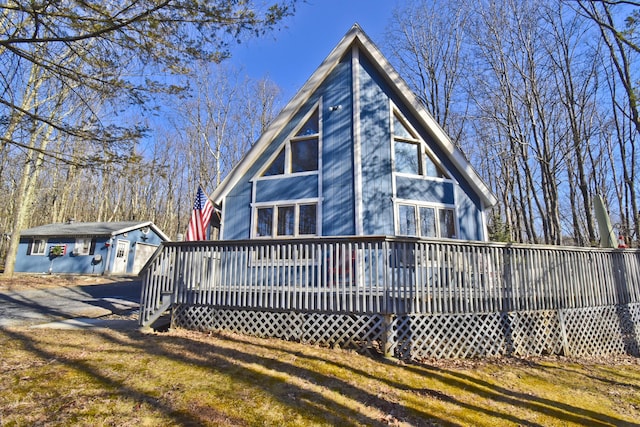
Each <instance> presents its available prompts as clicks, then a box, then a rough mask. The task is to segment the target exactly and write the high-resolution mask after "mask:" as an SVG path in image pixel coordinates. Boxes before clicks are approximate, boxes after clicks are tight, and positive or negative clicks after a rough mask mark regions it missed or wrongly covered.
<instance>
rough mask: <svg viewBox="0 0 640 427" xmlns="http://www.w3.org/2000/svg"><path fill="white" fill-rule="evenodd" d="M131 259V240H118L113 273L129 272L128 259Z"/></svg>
mask: <svg viewBox="0 0 640 427" xmlns="http://www.w3.org/2000/svg"><path fill="white" fill-rule="evenodd" d="M128 259H129V242H128V241H127V240H118V244H117V245H116V258H115V259H114V261H113V270H112V272H113V274H125V273H126V272H127V260H128Z"/></svg>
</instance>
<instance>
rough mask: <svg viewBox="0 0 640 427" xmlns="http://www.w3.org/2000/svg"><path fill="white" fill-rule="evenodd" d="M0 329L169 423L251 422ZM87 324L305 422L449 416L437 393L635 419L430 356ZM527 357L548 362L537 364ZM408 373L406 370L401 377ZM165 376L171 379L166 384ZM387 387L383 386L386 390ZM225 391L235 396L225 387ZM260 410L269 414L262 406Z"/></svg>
mask: <svg viewBox="0 0 640 427" xmlns="http://www.w3.org/2000/svg"><path fill="white" fill-rule="evenodd" d="M0 331H2V332H3V333H4V334H6V335H7V336H8V337H10V338H11V339H14V340H19V341H20V342H21V343H22V346H23V348H24V349H26V351H28V352H29V353H30V354H31V355H32V356H33V357H37V358H41V359H43V360H54V359H55V360H57V362H59V363H62V364H64V366H65V367H66V368H67V369H69V370H75V371H78V372H81V373H84V374H86V375H88V376H89V377H91V378H92V379H94V380H95V381H96V382H98V383H100V384H102V385H103V386H104V387H106V388H109V389H110V390H115V392H114V393H115V394H116V395H119V396H121V397H122V398H125V399H133V400H134V401H136V402H139V403H141V404H142V403H145V404H147V405H150V406H152V407H153V408H154V409H155V410H156V411H158V413H160V414H162V415H163V416H164V417H166V418H168V419H171V420H173V422H175V423H176V424H186V425H203V424H211V423H213V422H215V421H214V420H217V422H220V420H224V424H229V425H247V424H252V422H251V421H248V420H247V419H245V418H243V417H242V415H235V416H234V415H232V414H233V413H234V412H233V410H236V409H237V408H230V409H225V407H224V406H223V407H222V408H221V409H218V408H216V406H215V403H212V402H208V401H204V400H202V401H187V400H186V398H185V399H182V400H181V399H180V398H178V399H176V398H175V396H172V394H171V392H172V390H174V391H175V390H178V393H179V392H180V391H179V390H181V387H188V386H189V381H188V379H185V381H184V382H181V380H180V379H178V380H177V383H176V384H171V385H168V384H167V383H166V381H161V382H159V383H158V384H157V385H156V384H154V387H151V389H152V391H149V388H150V387H148V386H147V387H142V386H136V385H135V384H136V383H135V382H134V381H131V380H130V378H129V376H126V377H125V378H124V379H122V378H121V376H118V377H116V376H112V375H109V373H108V372H109V369H108V367H109V366H108V365H109V359H108V356H98V355H96V354H94V355H93V356H91V357H86V356H85V357H83V358H82V359H76V358H73V357H61V355H60V352H61V351H64V350H65V348H67V349H68V350H69V351H70V350H71V349H72V348H76V349H77V350H83V349H84V347H83V344H82V343H81V342H79V343H78V344H76V347H72V346H70V345H65V344H64V343H60V344H57V348H56V349H51V348H49V347H48V345H47V344H46V343H45V342H42V341H40V340H34V339H33V338H32V337H31V336H30V335H29V333H28V332H27V331H24V330H20V329H16V328H14V329H7V330H2V329H0ZM87 333H90V334H92V335H96V337H97V339H98V338H99V340H102V341H103V344H100V343H98V344H97V345H96V346H94V347H88V348H86V349H85V350H87V351H90V352H97V351H100V350H98V349H100V348H103V347H104V348H106V350H105V351H114V352H119V353H121V354H123V355H124V357H125V358H127V357H128V355H131V360H135V358H134V356H135V355H139V356H140V355H141V356H150V357H151V359H152V362H151V363H154V364H157V365H158V366H162V367H164V366H165V365H167V366H171V365H170V363H180V364H182V365H184V366H186V367H193V370H194V375H202V373H203V372H204V373H205V375H206V373H207V372H208V373H210V374H211V378H212V379H213V378H215V377H216V376H218V375H222V376H225V377H228V378H232V380H233V381H234V382H235V383H236V384H238V385H240V386H242V387H246V388H250V389H252V390H257V391H258V394H257V395H260V394H262V395H264V396H266V397H268V398H269V399H273V400H274V401H277V402H278V403H279V404H280V405H281V406H282V408H286V409H284V410H282V411H281V412H283V413H286V414H296V415H297V416H299V417H300V418H301V419H304V420H308V421H309V422H310V423H313V424H322V423H324V424H330V425H344V426H358V425H368V426H382V425H388V424H389V423H390V422H395V421H403V422H408V423H410V424H411V425H416V426H422V425H455V424H454V423H452V422H451V421H449V420H448V419H447V416H446V415H445V412H444V411H443V409H442V406H441V405H439V408H438V409H437V412H435V410H434V409H430V408H429V406H428V405H429V402H434V401H438V402H441V403H442V404H445V405H448V406H446V407H448V408H451V409H456V410H457V411H458V412H460V410H462V411H463V412H464V411H468V413H469V414H468V415H469V420H470V421H469V422H470V423H472V421H471V420H472V419H473V420H477V419H482V418H483V417H485V418H486V419H488V418H489V417H492V418H493V419H494V420H502V421H503V422H504V423H506V424H517V425H530V426H537V425H540V424H536V423H535V422H533V421H532V419H533V420H535V418H536V414H539V415H541V416H545V417H549V418H553V419H555V420H557V421H558V423H559V424H566V423H574V424H578V425H591V426H605V425H607V426H609V425H636V424H631V423H629V422H627V421H625V420H623V419H620V418H616V417H612V416H609V415H605V414H601V413H598V412H596V411H592V410H588V409H584V408H581V407H579V406H578V405H576V404H567V403H562V402H557V401H553V400H549V399H546V398H543V397H539V396H534V395H530V394H526V393H522V392H514V391H513V390H510V389H508V388H505V387H502V386H500V385H498V384H495V383H492V382H489V381H486V380H482V379H479V378H476V377H474V376H472V375H469V374H466V373H462V372H459V371H455V370H450V369H443V368H440V367H435V366H429V365H422V364H402V363H397V362H395V361H393V360H388V359H382V358H376V360H375V361H376V362H378V363H382V366H386V367H387V368H388V371H391V370H397V372H393V374H389V375H376V374H375V373H374V372H369V371H367V370H366V369H364V368H362V367H359V366H352V365H350V364H348V363H346V362H343V361H337V360H335V359H334V358H332V357H328V358H322V357H318V356H316V355H314V354H308V353H307V352H305V350H293V349H290V348H288V345H283V346H278V345H275V344H273V343H272V342H271V341H270V340H259V339H255V338H249V337H243V336H240V335H226V334H225V335H216V336H215V341H211V340H209V338H207V336H206V335H205V334H199V335H194V336H193V337H192V336H176V335H151V334H142V333H140V332H138V331H126V332H115V331H109V330H98V329H95V330H92V331H91V332H87ZM193 334H198V333H195V332H193ZM256 340H258V341H256ZM266 351H268V352H269V353H266ZM70 352H71V351H70ZM336 359H337V357H336ZM114 363H115V362H114ZM319 364H322V365H323V366H326V367H328V368H327V369H322V370H321V371H322V372H320V370H319V369H317V367H318V366H319ZM105 366H106V368H107V369H105ZM532 367H534V368H539V369H549V368H548V367H546V366H542V365H537V366H536V365H535V364H533V366H532ZM127 369H130V372H131V375H132V376H133V375H144V369H143V368H137V367H136V366H135V365H132V366H131V367H128V368H127ZM338 370H339V371H338ZM127 372H128V371H127ZM196 372H198V373H196ZM410 377H411V380H409V379H408V378H410ZM345 378H346V379H345ZM376 383H378V384H380V388H379V389H378V388H377V387H376V386H373V387H372V384H373V385H375V384H376ZM172 386H175V387H176V388H175V389H172V388H171V387H172ZM385 386H386V387H385ZM385 389H390V390H387V391H386V392H385V391H384V390H385ZM457 391H459V392H460V394H464V395H466V397H465V398H464V400H463V398H462V397H459V396H457V395H456V392H457ZM402 393H411V394H413V395H414V399H413V402H416V401H418V402H419V401H420V399H421V398H424V400H425V404H424V405H422V406H417V407H413V408H406V407H403V406H402V405H401V404H399V403H398V402H399V399H398V395H399V394H402ZM469 394H471V395H472V397H471V398H469V397H468V396H469ZM243 396H244V397H243ZM246 396H247V395H242V394H240V395H238V396H237V400H238V401H237V405H245V406H241V407H246V408H251V410H253V409H252V408H253V407H252V403H251V402H249V401H242V399H244V398H246ZM248 396H251V394H248ZM224 397H225V398H227V399H228V398H229V396H224ZM221 398H222V396H221ZM231 398H232V399H233V396H232V397H231ZM486 402H499V403H501V404H505V405H511V406H513V407H519V408H523V410H526V411H528V412H530V413H533V415H532V416H531V417H528V418H525V417H522V416H518V415H514V414H511V413H508V412H507V411H506V410H504V409H502V410H501V409H499V408H497V407H496V406H495V405H493V406H491V405H488V404H486ZM248 411H249V409H248ZM235 413H237V411H236V412H235ZM52 416H55V415H52ZM256 416H259V414H258V415H256V414H253V415H247V417H248V419H252V418H251V417H256ZM458 416H460V413H459V414H458ZM463 416H464V415H463ZM265 418H268V416H267V414H265ZM253 423H255V418H254V421H253Z"/></svg>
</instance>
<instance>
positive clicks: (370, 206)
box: [222, 53, 484, 240]
mask: <svg viewBox="0 0 640 427" xmlns="http://www.w3.org/2000/svg"><path fill="white" fill-rule="evenodd" d="M359 58H360V64H359V66H358V69H357V70H356V71H357V73H358V81H359V85H360V87H359V88H358V93H359V95H360V99H359V108H360V110H359V111H358V116H359V117H360V132H361V138H360V142H361V159H360V163H361V166H362V169H361V170H362V180H361V182H362V203H363V206H362V214H363V216H362V220H363V224H362V226H363V228H362V229H363V233H364V234H365V235H380V234H383V235H393V234H394V232H395V230H394V224H395V221H394V215H395V209H394V198H400V199H406V200H413V201H415V202H417V203H420V202H424V203H438V204H447V205H456V207H457V212H458V215H459V216H458V227H459V230H460V238H462V239H471V240H476V239H484V236H483V230H484V228H483V224H482V219H483V218H482V213H481V204H480V201H479V197H478V196H477V195H476V194H473V190H472V189H471V186H470V185H469V183H468V182H467V180H466V176H464V175H463V173H461V172H458V171H456V168H455V167H454V166H453V164H452V163H451V162H450V161H449V160H448V158H447V155H446V154H447V153H444V152H442V150H441V149H440V148H439V147H438V145H436V144H435V143H434V142H433V138H432V136H431V133H430V131H429V130H428V129H425V128H423V127H421V125H420V124H419V122H418V121H417V120H416V119H415V117H413V116H412V114H411V112H410V110H409V109H408V108H406V107H405V106H404V105H403V102H402V101H401V99H400V98H399V97H398V96H397V95H395V93H394V91H393V90H392V89H391V87H390V86H389V85H388V84H387V83H386V81H385V79H384V78H383V77H382V76H381V75H380V73H379V72H378V70H377V68H376V67H375V66H373V65H372V64H371V62H370V61H369V60H368V59H367V57H366V54H364V53H363V54H361V55H360V56H359ZM352 83H353V82H352V70H351V55H350V53H347V54H346V55H345V57H344V58H343V59H342V60H341V62H340V63H339V64H338V65H337V66H336V67H335V68H334V69H333V71H332V72H331V73H330V75H329V76H328V77H327V78H326V79H325V81H324V82H323V83H322V84H321V85H320V86H319V88H318V89H317V90H316V91H315V93H313V94H312V95H311V96H310V97H309V99H308V100H307V101H306V102H305V104H304V105H303V106H302V107H301V108H300V110H299V111H298V112H297V113H296V114H295V115H294V117H293V118H292V119H291V120H290V122H289V123H288V124H287V125H286V126H285V127H284V129H283V130H282V132H280V134H279V135H278V136H277V137H276V138H274V140H273V141H272V142H271V143H270V144H269V146H268V147H267V148H266V149H265V151H264V152H263V153H261V154H260V156H259V158H258V159H256V161H255V162H254V164H253V165H251V166H250V167H249V168H248V171H247V173H246V174H245V175H244V176H243V177H242V178H241V179H240V180H239V181H238V183H237V184H236V185H235V186H234V188H232V189H231V190H230V191H229V192H228V193H227V195H226V196H225V199H224V201H223V209H224V228H223V230H224V231H223V236H222V238H223V239H225V240H233V239H248V238H250V236H251V230H250V225H251V202H252V196H253V198H254V200H255V201H256V202H270V201H276V200H292V201H293V200H297V199H304V198H315V197H319V199H320V204H319V206H320V209H321V217H322V234H323V235H325V236H339V235H354V234H355V230H356V223H355V221H356V217H355V210H356V207H355V192H356V188H355V185H354V157H353V155H354V145H353V129H354V127H353V123H352V119H353V116H354V114H353V113H354V111H353V108H354V102H353V94H354V91H353V88H352ZM320 98H322V101H323V102H322V112H321V117H322V123H321V127H322V130H321V136H322V141H321V143H322V165H321V171H320V175H319V176H320V177H321V179H322V182H321V185H320V186H319V185H318V182H317V179H318V177H317V176H315V175H309V176H299V177H288V178H287V177H282V178H271V179H268V180H260V181H258V182H257V183H256V186H255V191H256V194H255V195H252V191H253V188H254V187H253V186H252V183H251V179H252V178H253V177H254V176H256V174H257V172H258V171H259V170H260V168H261V167H262V166H264V164H265V163H266V162H267V161H269V158H270V157H272V155H273V154H275V152H276V150H279V149H280V148H281V147H282V144H283V142H284V141H285V138H287V137H288V136H289V135H290V134H291V133H292V131H293V129H294V128H295V127H296V126H297V125H298V124H299V123H300V121H301V120H302V118H303V117H304V115H306V114H307V113H308V112H309V111H310V109H311V108H312V107H313V106H314V105H315V104H316V103H317V102H318V100H319V99H320ZM390 100H392V101H393V102H394V104H395V105H396V106H397V107H398V108H399V110H400V111H401V113H402V114H403V115H404V116H405V117H406V118H407V120H409V122H410V123H411V124H412V126H413V127H414V128H415V129H416V130H417V131H418V132H419V133H420V134H421V136H422V138H423V139H424V140H425V142H426V143H427V144H428V145H429V146H430V147H431V150H432V151H433V152H434V154H435V155H436V156H437V157H439V158H440V159H441V160H442V163H443V165H444V167H445V168H446V169H447V170H448V171H449V172H450V173H451V174H452V175H453V176H452V178H453V181H454V182H449V181H437V180H429V179H423V178H420V179H412V178H410V177H397V179H396V182H395V188H396V193H395V194H394V192H393V189H394V185H393V176H394V175H393V171H392V165H391V149H392V144H391V129H390V128H391V126H390V111H389V108H390V103H389V101H390ZM335 106H341V108H338V109H334V108H332V107H335ZM319 187H320V188H321V193H320V194H318V188H319Z"/></svg>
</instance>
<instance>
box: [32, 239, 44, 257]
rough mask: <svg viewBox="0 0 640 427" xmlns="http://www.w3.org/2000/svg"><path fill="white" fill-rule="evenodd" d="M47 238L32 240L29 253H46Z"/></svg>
mask: <svg viewBox="0 0 640 427" xmlns="http://www.w3.org/2000/svg"><path fill="white" fill-rule="evenodd" d="M46 254H47V239H33V240H32V241H31V250H30V251H29V254H28V255H46Z"/></svg>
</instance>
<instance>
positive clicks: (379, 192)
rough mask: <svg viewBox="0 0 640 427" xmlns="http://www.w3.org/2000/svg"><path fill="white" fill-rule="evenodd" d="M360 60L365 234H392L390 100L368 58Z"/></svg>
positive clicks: (362, 57)
mask: <svg viewBox="0 0 640 427" xmlns="http://www.w3.org/2000/svg"><path fill="white" fill-rule="evenodd" d="M360 61H361V62H360V68H359V70H358V73H359V74H358V75H359V79H360V88H359V91H360V123H361V125H360V129H361V132H362V150H361V152H362V160H361V161H362V201H363V215H362V216H363V222H364V224H363V230H364V234H365V235H393V234H394V229H393V201H392V186H391V144H390V141H391V126H390V122H389V117H390V116H389V97H388V96H387V95H386V94H385V92H384V91H383V89H382V87H381V86H380V84H381V82H380V78H379V76H378V75H377V73H376V72H375V71H373V67H372V66H371V65H370V64H369V62H368V61H367V60H366V58H365V57H364V56H362V55H361V56H360Z"/></svg>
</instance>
